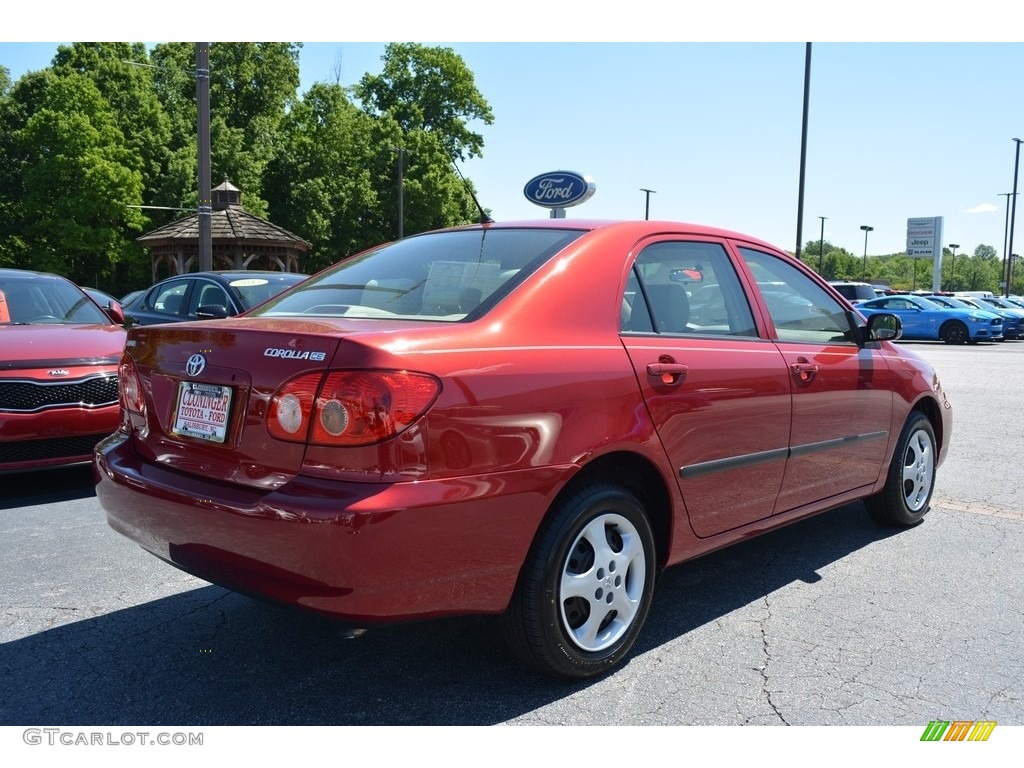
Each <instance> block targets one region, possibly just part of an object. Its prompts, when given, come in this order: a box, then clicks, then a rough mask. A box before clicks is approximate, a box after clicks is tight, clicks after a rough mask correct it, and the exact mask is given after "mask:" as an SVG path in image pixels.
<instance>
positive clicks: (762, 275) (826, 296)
mask: <svg viewBox="0 0 1024 768" xmlns="http://www.w3.org/2000/svg"><path fill="white" fill-rule="evenodd" d="M739 250H740V254H741V255H742V257H743V259H744V261H746V263H747V266H748V267H749V268H750V271H751V273H752V274H753V275H754V279H755V280H756V281H757V286H758V288H759V289H760V291H761V295H762V296H763V297H764V301H765V304H767V306H768V314H769V315H770V316H771V319H772V324H773V325H774V326H775V335H776V338H778V339H781V340H783V341H808V342H817V343H823V344H824V343H836V342H843V341H849V336H848V334H849V330H850V324H849V320H848V318H847V315H846V308H845V307H844V306H843V305H841V304H840V303H839V302H838V301H836V300H835V299H834V298H833V297H832V295H831V294H830V293H829V292H828V291H827V290H825V288H823V287H822V286H821V285H819V284H818V283H817V282H815V281H814V280H813V279H812V278H811V277H809V276H808V275H807V274H805V273H804V272H802V271H801V270H800V269H798V268H797V267H796V266H794V265H793V264H791V263H789V262H788V261H786V260H784V259H782V258H779V257H778V256H775V255H774V254H770V253H765V252H764V251H758V250H756V249H754V248H747V247H741V248H740V249H739Z"/></svg>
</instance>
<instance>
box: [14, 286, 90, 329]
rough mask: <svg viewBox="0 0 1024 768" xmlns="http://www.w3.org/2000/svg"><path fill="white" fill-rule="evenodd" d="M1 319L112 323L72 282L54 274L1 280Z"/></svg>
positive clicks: (31, 321) (30, 321) (15, 321)
mask: <svg viewBox="0 0 1024 768" xmlns="http://www.w3.org/2000/svg"><path fill="white" fill-rule="evenodd" d="M0 297H2V298H3V307H4V311H3V313H2V314H0V322H10V323H36V322H45V323H107V324H109V323H110V320H109V318H107V316H106V315H104V314H103V312H101V311H100V309H99V307H97V306H96V305H95V304H93V303H92V301H91V300H90V299H89V297H88V296H86V295H85V294H84V293H82V291H81V290H79V289H78V288H76V287H75V286H74V285H73V284H72V283H70V282H68V281H66V280H63V279H59V278H50V277H31V278H28V277H17V278H13V279H10V280H5V281H4V282H3V283H2V284H0Z"/></svg>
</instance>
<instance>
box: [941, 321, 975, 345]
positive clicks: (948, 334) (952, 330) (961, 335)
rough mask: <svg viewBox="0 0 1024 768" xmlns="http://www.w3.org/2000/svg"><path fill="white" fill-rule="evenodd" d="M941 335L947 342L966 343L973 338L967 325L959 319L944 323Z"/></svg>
mask: <svg viewBox="0 0 1024 768" xmlns="http://www.w3.org/2000/svg"><path fill="white" fill-rule="evenodd" d="M939 335H940V337H941V338H942V340H943V341H944V342H946V343H947V344H966V343H967V342H968V341H969V340H970V338H971V335H970V333H969V332H968V331H967V326H966V325H964V324H963V323H962V322H960V321H959V320H950V321H949V322H948V323H946V324H945V325H943V326H942V329H941V331H940V332H939Z"/></svg>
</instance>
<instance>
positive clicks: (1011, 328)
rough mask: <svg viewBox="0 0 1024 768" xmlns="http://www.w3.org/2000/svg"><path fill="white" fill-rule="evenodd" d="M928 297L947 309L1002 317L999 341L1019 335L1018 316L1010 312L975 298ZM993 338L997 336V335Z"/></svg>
mask: <svg viewBox="0 0 1024 768" xmlns="http://www.w3.org/2000/svg"><path fill="white" fill-rule="evenodd" d="M928 298H929V299H931V300H932V301H934V302H935V303H936V304H941V305H942V306H944V307H946V308H948V309H967V310H974V311H976V312H986V313H988V314H990V315H992V316H993V317H1001V318H1002V319H1003V336H1002V338H1001V339H1000V341H1005V340H1006V339H1016V338H1018V337H1019V336H1020V318H1018V317H1016V316H1015V315H1014V314H1013V313H1011V312H1004V311H1003V310H1000V309H998V308H996V307H986V306H985V305H983V304H981V303H980V302H979V301H978V300H977V299H971V298H963V297H961V296H929V297H928ZM993 338H997V339H998V338H999V337H998V336H996V337H993Z"/></svg>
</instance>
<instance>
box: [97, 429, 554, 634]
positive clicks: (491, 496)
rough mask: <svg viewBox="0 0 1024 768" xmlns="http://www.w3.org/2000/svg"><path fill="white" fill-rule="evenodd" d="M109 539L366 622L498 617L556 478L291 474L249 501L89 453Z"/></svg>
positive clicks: (232, 491) (108, 446) (132, 457)
mask: <svg viewBox="0 0 1024 768" xmlns="http://www.w3.org/2000/svg"><path fill="white" fill-rule="evenodd" d="M94 468H95V474H96V483H97V486H96V490H97V496H98V498H99V500H100V503H101V504H102V506H103V508H104V509H105V510H106V512H107V520H108V522H109V523H110V525H111V527H113V528H114V529H115V530H117V531H119V532H120V533H122V534H124V535H125V536H127V537H129V538H131V539H133V540H135V541H136V542H138V543H139V544H140V545H142V546H143V547H144V548H146V549H147V550H149V551H150V552H152V553H153V554H155V555H157V556H158V557H161V558H163V559H164V560H167V561H168V562H170V563H172V564H174V565H176V566H178V567H180V568H182V569H183V570H185V571H188V572H189V573H192V574H194V575H196V576H198V577H200V578H203V579H205V580H207V581H211V582H213V583H216V584H220V585H221V586H224V587H226V588H228V589H231V590H234V591H238V592H241V593H245V594H250V595H253V596H257V597H262V598H266V599H269V600H273V601H276V602H280V603H285V604H289V605H293V606H297V607H301V608H304V609H308V610H311V611H314V612H317V613H321V614H325V615H330V616H332V617H334V618H337V619H341V620H345V621H349V622H353V623H358V624H371V623H381V622H388V621H401V620H406V619H414V618H428V617H433V616H442V615H455V614H468V613H498V612H501V611H503V610H504V609H505V607H506V606H507V604H508V600H509V598H510V596H511V593H512V590H513V589H514V586H515V583H516V580H517V578H518V576H519V569H520V565H521V564H522V562H523V560H524V559H525V556H526V552H527V550H528V549H529V546H530V544H531V542H532V539H533V535H534V532H535V531H536V529H537V526H538V524H539V522H540V520H541V518H542V517H543V514H544V512H545V510H546V508H547V505H548V504H549V502H550V499H551V497H552V496H553V494H554V493H555V490H556V488H557V486H558V485H559V483H560V481H561V480H562V479H564V475H565V472H566V471H567V470H568V468H565V469H561V470H560V469H558V468H550V467H548V468H540V469H531V470H525V471H517V472H506V473H498V474H494V475H486V476H485V475H481V476H474V477H465V478H459V479H448V480H437V481H429V480H428V481H419V482H403V483H394V484H387V483H352V482H334V481H330V480H323V479H318V478H308V477H302V476H297V477H295V478H294V479H293V480H292V481H290V482H288V483H286V484H285V485H283V486H282V487H280V488H278V489H277V490H275V491H270V492H267V491H262V490H256V489H252V488H243V487H239V486H236V485H232V484H228V483H222V482H217V481H214V480H210V479H207V478H203V477H197V476H193V475H186V474H182V473H180V472H177V471H174V470H170V469H167V468H166V467H164V466H162V465H160V464H159V463H153V462H148V461H145V460H143V458H142V457H140V456H139V455H138V454H137V453H136V452H135V450H134V449H133V448H132V442H131V439H130V438H128V437H127V436H125V435H123V434H121V433H117V434H114V435H112V436H111V437H109V438H107V439H106V440H104V441H103V442H102V443H101V444H100V445H98V446H97V450H96V455H95V461H94Z"/></svg>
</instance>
